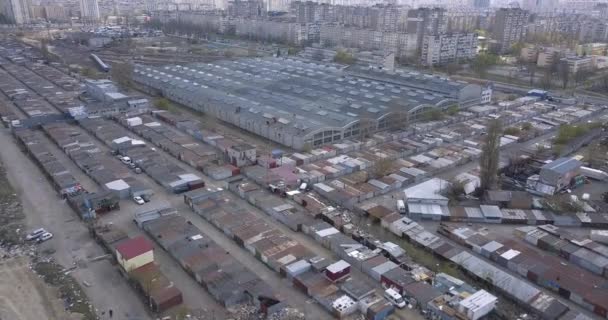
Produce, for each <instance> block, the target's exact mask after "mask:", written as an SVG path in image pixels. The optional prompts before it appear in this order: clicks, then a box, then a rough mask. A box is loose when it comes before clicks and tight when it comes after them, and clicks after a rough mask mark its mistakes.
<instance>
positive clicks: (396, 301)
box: [384, 288, 405, 308]
mask: <svg viewBox="0 0 608 320" xmlns="http://www.w3.org/2000/svg"><path fill="white" fill-rule="evenodd" d="M384 297H385V298H386V299H387V300H388V301H390V302H391V303H392V304H393V305H395V307H397V308H403V307H405V300H403V297H402V296H401V295H400V294H399V292H397V290H395V289H393V288H389V289H386V290H385V291H384Z"/></svg>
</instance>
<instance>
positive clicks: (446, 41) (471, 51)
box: [420, 33, 477, 66]
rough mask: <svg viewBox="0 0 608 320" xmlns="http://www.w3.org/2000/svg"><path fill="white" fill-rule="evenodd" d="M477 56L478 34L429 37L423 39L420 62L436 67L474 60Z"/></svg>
mask: <svg viewBox="0 0 608 320" xmlns="http://www.w3.org/2000/svg"><path fill="white" fill-rule="evenodd" d="M476 55H477V34H476V33H456V34H441V35H428V36H425V37H424V39H423V43H422V48H421V56H420V61H421V63H422V64H424V65H427V66H434V65H443V64H447V63H451V62H456V61H462V60H469V59H473V58H475V56H476Z"/></svg>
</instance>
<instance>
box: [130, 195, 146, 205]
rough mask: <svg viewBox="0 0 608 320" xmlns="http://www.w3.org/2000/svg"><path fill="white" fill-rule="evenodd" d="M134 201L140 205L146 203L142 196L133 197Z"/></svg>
mask: <svg viewBox="0 0 608 320" xmlns="http://www.w3.org/2000/svg"><path fill="white" fill-rule="evenodd" d="M133 201H135V203H137V204H138V205H142V204H144V203H146V202H145V201H144V199H142V198H141V197H133Z"/></svg>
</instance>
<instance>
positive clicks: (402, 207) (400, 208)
mask: <svg viewBox="0 0 608 320" xmlns="http://www.w3.org/2000/svg"><path fill="white" fill-rule="evenodd" d="M397 210H398V211H399V213H401V214H405V213H406V212H405V203H404V202H403V200H397Z"/></svg>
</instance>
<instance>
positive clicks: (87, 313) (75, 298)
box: [33, 261, 97, 320]
mask: <svg viewBox="0 0 608 320" xmlns="http://www.w3.org/2000/svg"><path fill="white" fill-rule="evenodd" d="M33 268H34V271H35V272H36V273H37V274H39V275H40V276H42V279H43V280H44V282H46V283H48V284H49V285H51V286H54V287H56V288H58V289H59V294H60V295H61V299H63V301H64V304H65V306H66V308H67V310H69V311H70V312H72V313H78V314H82V315H83V317H82V319H83V320H96V319H97V315H95V311H94V308H93V306H92V305H91V304H90V303H89V299H88V298H87V296H86V294H85V293H84V290H83V289H82V287H81V286H80V284H79V283H78V282H77V281H76V279H74V278H73V277H72V276H70V275H69V274H68V275H66V274H65V271H64V269H63V267H62V266H61V265H59V264H57V263H55V262H52V261H34V264H33Z"/></svg>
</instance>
